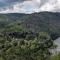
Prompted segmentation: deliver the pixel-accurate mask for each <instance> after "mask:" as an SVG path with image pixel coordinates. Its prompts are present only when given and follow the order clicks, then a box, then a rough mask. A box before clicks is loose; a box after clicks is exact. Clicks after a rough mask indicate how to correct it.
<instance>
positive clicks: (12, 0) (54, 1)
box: [0, 0, 60, 13]
mask: <svg viewBox="0 0 60 60" xmlns="http://www.w3.org/2000/svg"><path fill="white" fill-rule="evenodd" d="M40 11H52V12H60V0H0V13H33V12H40Z"/></svg>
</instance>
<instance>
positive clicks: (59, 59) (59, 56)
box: [50, 53, 60, 60]
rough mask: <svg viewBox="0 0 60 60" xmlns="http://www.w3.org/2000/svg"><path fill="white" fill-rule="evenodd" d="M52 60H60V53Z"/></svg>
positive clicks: (52, 57) (51, 59)
mask: <svg viewBox="0 0 60 60" xmlns="http://www.w3.org/2000/svg"><path fill="white" fill-rule="evenodd" d="M50 60H60V53H58V54H55V55H53V56H51V58H50Z"/></svg>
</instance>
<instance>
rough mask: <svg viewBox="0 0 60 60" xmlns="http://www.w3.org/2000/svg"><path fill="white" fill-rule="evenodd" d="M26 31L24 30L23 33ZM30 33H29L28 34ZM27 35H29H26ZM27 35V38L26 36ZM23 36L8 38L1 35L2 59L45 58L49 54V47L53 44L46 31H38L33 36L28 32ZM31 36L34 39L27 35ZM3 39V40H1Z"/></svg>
mask: <svg viewBox="0 0 60 60" xmlns="http://www.w3.org/2000/svg"><path fill="white" fill-rule="evenodd" d="M25 33H26V32H24V35H25ZM29 34H30V35H29ZM28 35H29V36H28ZM26 36H27V38H28V39H27V38H26ZM26 36H25V38H20V39H18V38H14V37H13V38H8V36H6V35H2V36H1V37H0V38H1V39H0V51H1V52H0V57H1V59H3V60H46V59H48V58H49V56H50V55H51V52H50V51H49V49H51V47H52V46H53V40H51V38H50V36H49V35H48V34H47V33H44V32H40V33H36V34H35V35H34V36H33V34H32V32H31V33H29V32H28V34H27V35H26ZM31 36H33V38H34V39H30V38H29V37H31ZM2 39H3V40H2Z"/></svg>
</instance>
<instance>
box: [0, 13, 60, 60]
mask: <svg viewBox="0 0 60 60" xmlns="http://www.w3.org/2000/svg"><path fill="white" fill-rule="evenodd" d="M58 37H60V13H52V12H40V13H33V14H19V13H10V14H0V60H50V59H51V60H54V59H55V56H56V57H57V56H58V55H59V56H60V54H57V55H54V56H52V52H51V51H50V50H51V49H54V48H56V45H55V44H54V42H53V41H54V40H55V39H56V38H58ZM58 60H59V59H58Z"/></svg>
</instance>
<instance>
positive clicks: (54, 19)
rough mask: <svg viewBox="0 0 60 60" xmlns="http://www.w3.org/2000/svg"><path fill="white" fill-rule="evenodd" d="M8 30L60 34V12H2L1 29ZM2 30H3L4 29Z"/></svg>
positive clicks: (0, 16)
mask: <svg viewBox="0 0 60 60" xmlns="http://www.w3.org/2000/svg"><path fill="white" fill-rule="evenodd" d="M1 28H2V29H3V30H5V31H6V32H8V31H10V32H11V31H21V30H25V31H33V32H42V31H44V32H48V33H49V34H53V35H55V34H57V35H60V13H57V12H56V13H53V12H40V13H33V14H19V13H11V14H0V29H1ZM3 30H2V31H3Z"/></svg>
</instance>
